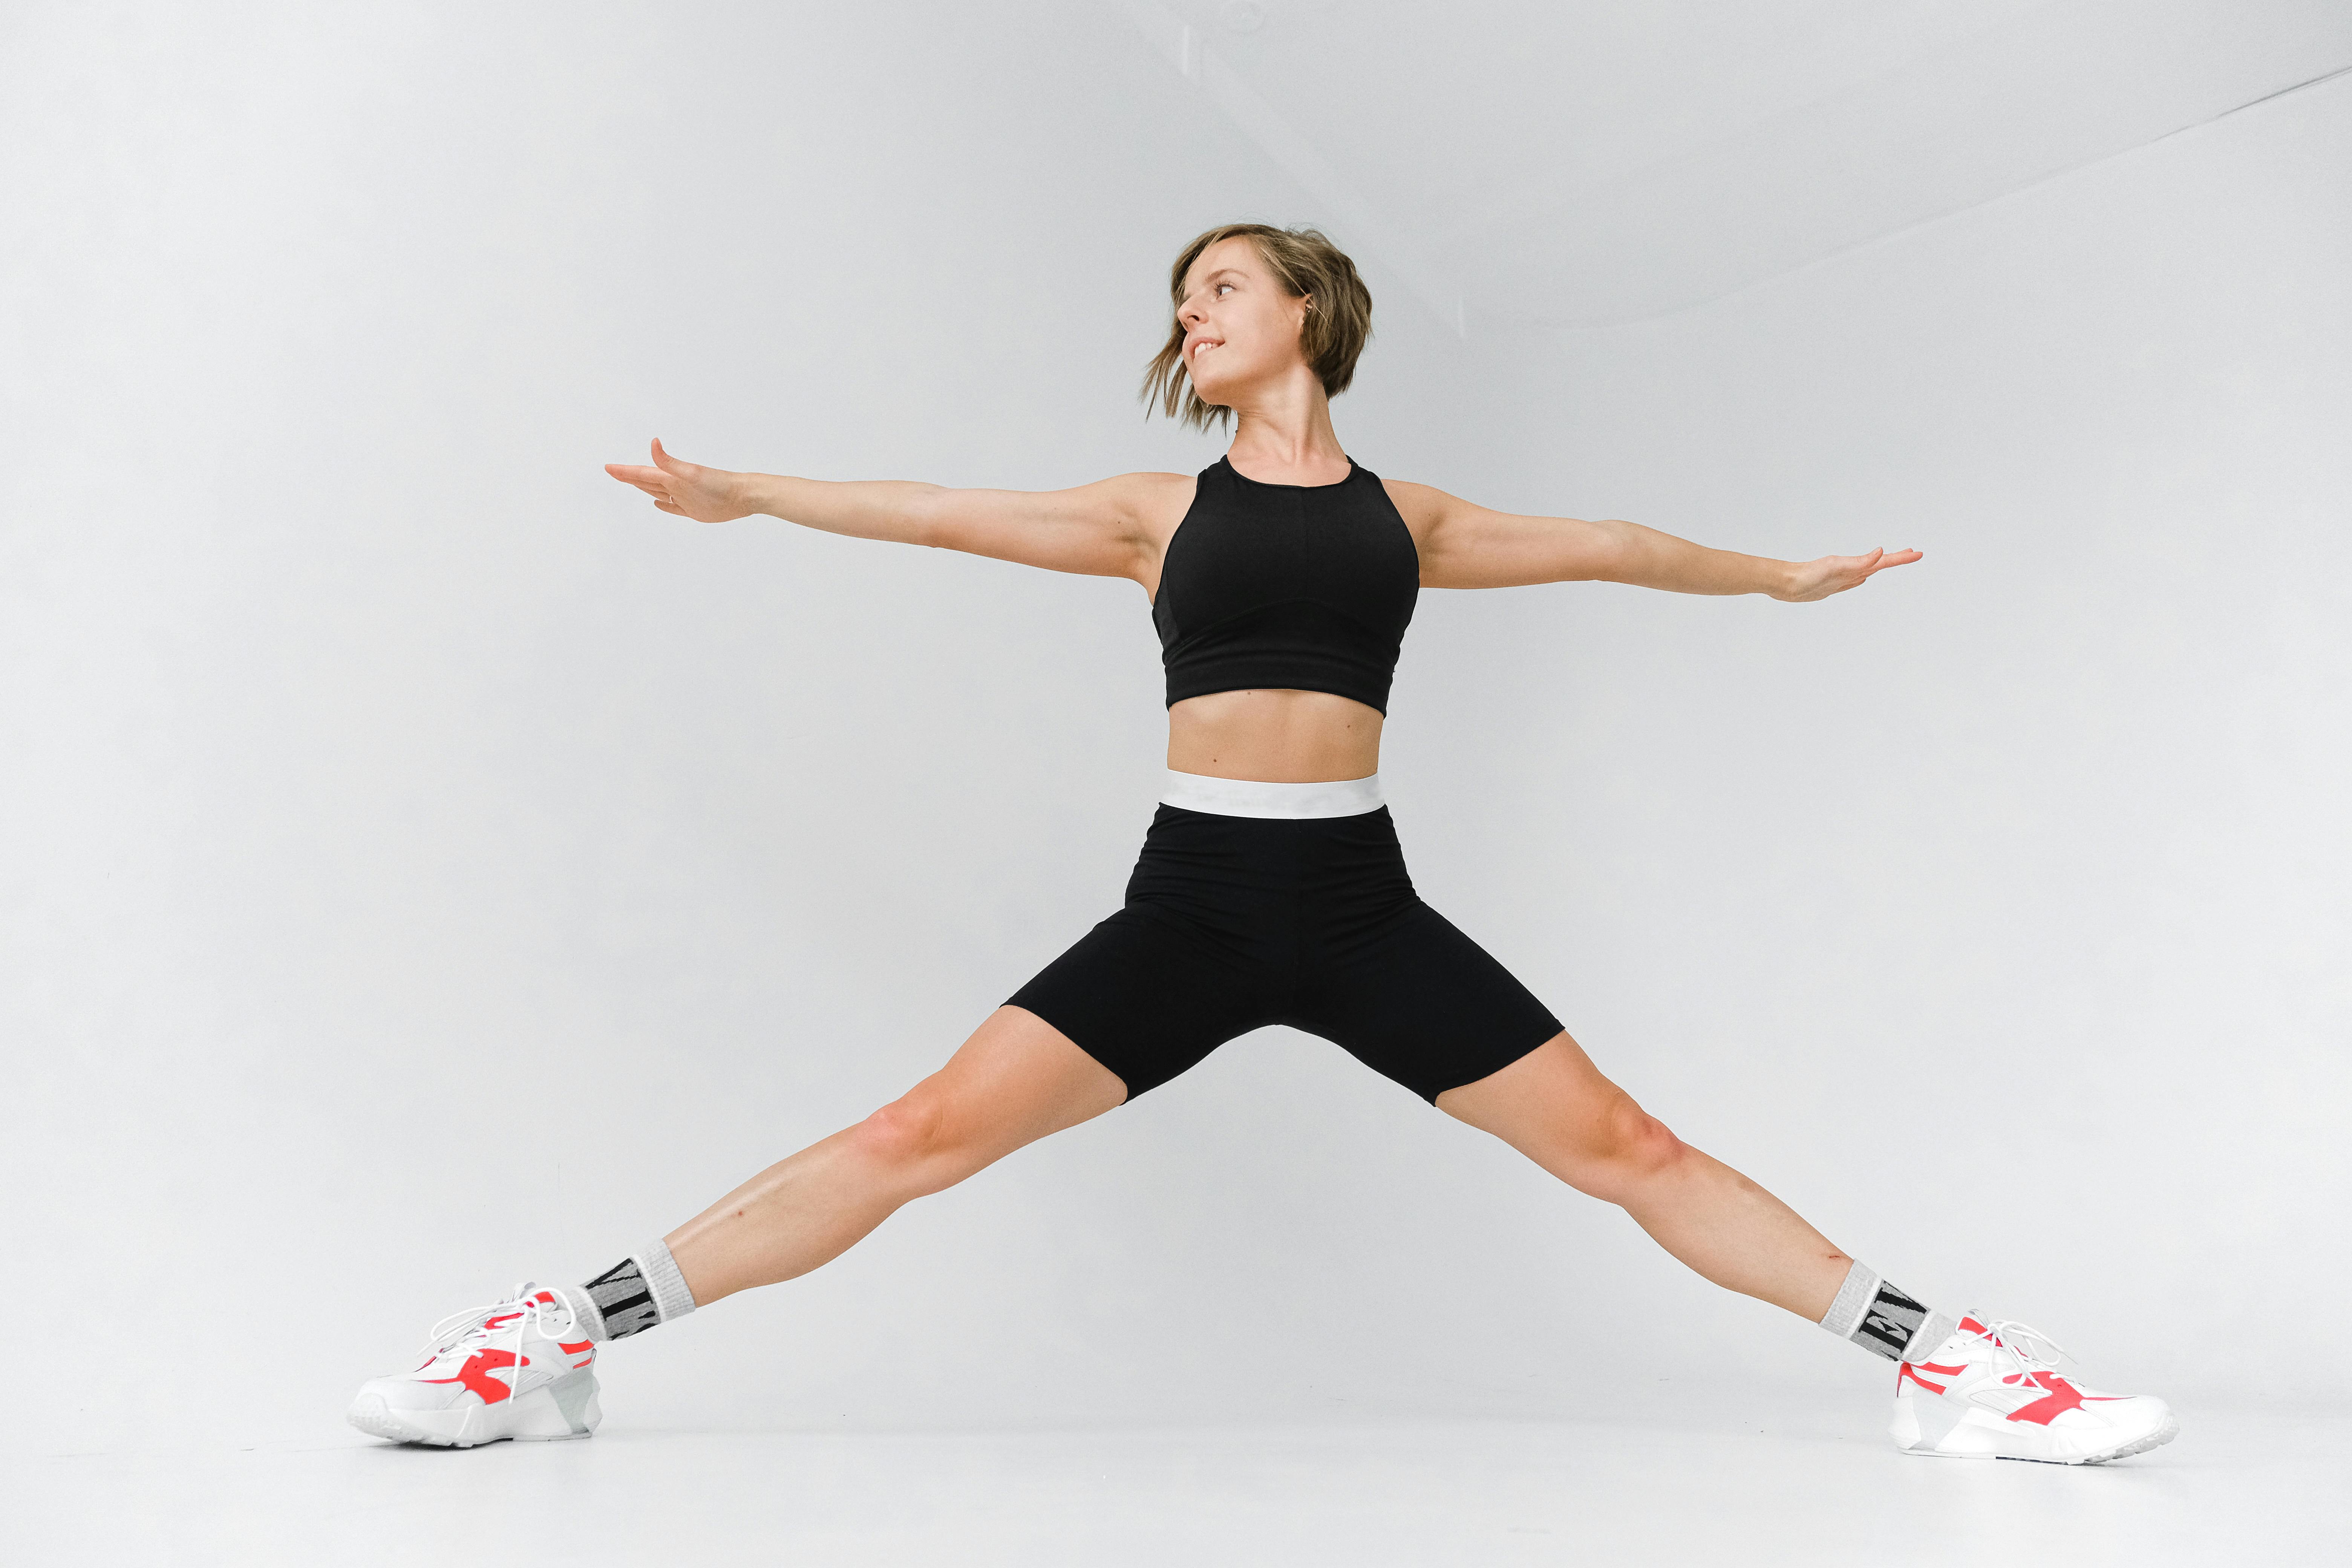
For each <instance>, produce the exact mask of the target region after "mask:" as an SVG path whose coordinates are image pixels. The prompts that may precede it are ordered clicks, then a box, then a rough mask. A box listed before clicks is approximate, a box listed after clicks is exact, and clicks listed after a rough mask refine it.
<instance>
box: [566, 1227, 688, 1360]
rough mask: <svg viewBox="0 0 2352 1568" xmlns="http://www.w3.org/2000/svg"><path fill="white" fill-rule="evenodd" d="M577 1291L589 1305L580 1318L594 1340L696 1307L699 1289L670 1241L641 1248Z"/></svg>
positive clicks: (640, 1328) (578, 1299)
mask: <svg viewBox="0 0 2352 1568" xmlns="http://www.w3.org/2000/svg"><path fill="white" fill-rule="evenodd" d="M572 1300H573V1301H574V1302H575V1303H581V1302H584V1303H585V1305H584V1306H582V1307H581V1308H580V1310H579V1317H580V1320H581V1323H582V1326H583V1327H584V1328H585V1329H586V1330H587V1331H588V1337H589V1338H590V1339H592V1340H618V1339H625V1338H627V1337H628V1336H629V1335H631V1334H638V1333H643V1332H644V1331H646V1330H647V1329H650V1328H652V1327H653V1326H654V1325H655V1324H656V1323H667V1322H668V1321H670V1320H671V1319H672V1318H683V1317H685V1316H686V1315H687V1314H688V1312H691V1311H693V1310H694V1292H693V1291H691V1290H689V1289H687V1288H686V1276H685V1275H683V1274H681V1273H679V1272H678V1268H677V1258H672V1257H671V1256H670V1255H669V1243H667V1242H666V1241H656V1242H654V1243H653V1244H651V1245H650V1246H646V1247H639V1248H637V1250H636V1251H635V1252H632V1253H631V1254H629V1256H627V1257H626V1258H623V1259H621V1261H620V1262H618V1263H615V1264H614V1265H613V1267H612V1268H607V1269H606V1270H604V1273H602V1274H599V1275H598V1276H596V1278H595V1279H591V1280H590V1281H588V1283H587V1284H585V1285H583V1286H582V1287H580V1289H578V1290H576V1291H574V1292H572Z"/></svg>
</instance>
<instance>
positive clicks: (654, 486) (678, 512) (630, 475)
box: [604, 436, 752, 522]
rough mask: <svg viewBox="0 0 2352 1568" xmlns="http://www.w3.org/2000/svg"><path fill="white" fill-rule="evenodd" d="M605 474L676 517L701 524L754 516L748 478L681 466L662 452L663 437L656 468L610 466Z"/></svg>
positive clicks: (656, 449) (656, 441)
mask: <svg viewBox="0 0 2352 1568" xmlns="http://www.w3.org/2000/svg"><path fill="white" fill-rule="evenodd" d="M604 471H605V472H606V473H608V474H610V475H612V476H613V477H614V479H619V480H620V481H621V482H622V483H624V484H631V485H635V486H636V487H637V489H641V490H643V491H645V492H646V494H647V495H649V496H651V497H653V498H654V506H655V507H656V509H657V510H662V511H666V512H668V513H670V514H671V515H673V516H676V517H690V518H692V519H694V521H697V522H732V521H735V520H736V519H737V518H739V517H749V516H751V511H752V508H751V507H750V506H748V505H746V504H745V503H744V500H743V489H744V487H743V479H744V478H745V476H744V475H741V474H736V473H730V472H729V471H728V470H726V469H725V468H704V467H703V466H702V465H701V464H699V463H681V462H679V461H678V460H677V458H673V457H671V456H670V455H669V454H668V453H667V452H666V451H664V450H663V449H662V444H661V437H658V436H656V437H654V466H653V467H652V468H646V466H644V465H643V464H641V463H607V464H605V465H604Z"/></svg>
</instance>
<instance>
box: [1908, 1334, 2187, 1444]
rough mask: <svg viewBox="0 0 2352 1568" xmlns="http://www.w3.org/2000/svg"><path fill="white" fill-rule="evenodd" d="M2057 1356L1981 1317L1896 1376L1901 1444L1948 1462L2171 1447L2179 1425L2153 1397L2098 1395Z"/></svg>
mask: <svg viewBox="0 0 2352 1568" xmlns="http://www.w3.org/2000/svg"><path fill="white" fill-rule="evenodd" d="M2065 1353H2066V1352H2064V1351H2063V1350H2061V1349H2059V1347H2058V1344H2057V1342H2055V1341H2053V1339H2051V1338H2050V1336H2049V1335H2047V1334H2044V1333H2040V1332H2037V1331H2034V1330H2032V1329H2030V1328H2028V1327H2026V1326H2025V1325H2024V1324H2023V1323H2012V1322H2009V1321H1998V1322H1987V1321H1984V1320H1983V1319H1981V1318H1978V1317H1975V1316H1973V1315H1972V1316H1969V1317H1965V1318H1962V1319H1961V1320H1960V1326H1959V1328H1958V1331H1955V1332H1954V1333H1953V1335H1952V1337H1951V1338H1950V1339H1948V1340H1946V1341H1945V1342H1943V1344H1942V1345H1941V1346H1939V1347H1938V1348H1937V1350H1936V1351H1935V1352H1933V1353H1932V1354H1929V1355H1927V1356H1926V1357H1925V1358H1924V1359H1923V1360H1920V1361H1916V1362H1913V1361H1906V1362H1905V1363H1902V1365H1901V1366H1900V1367H1899V1368H1898V1369H1897V1370H1896V1372H1895V1422H1894V1425H1893V1426H1891V1427H1889V1428H1888V1430H1889V1431H1890V1432H1891V1434H1892V1435H1893V1436H1894V1438H1895V1447H1898V1448H1900V1449H1902V1450H1903V1451H1904V1452H1905V1453H1906V1454H1930V1455H1934V1456H1935V1457H1937V1458H1946V1459H2039V1460H2041V1461H2042V1463H2044V1464H2052V1465H2100V1464H2105V1462H2106V1461H2107V1460H2109V1459H2120V1458H2123V1457H2124V1456H2125V1455H2126V1454H2142V1453H2146V1452H2147V1450H2148V1449H2150V1448H2153V1447H2156V1446H2157V1445H2158V1444H2159V1443H2169V1442H2170V1441H2172V1439H2173V1437H2174V1436H2176V1435H2178V1434H2179V1431H2180V1424H2179V1422H2178V1421H2176V1420H2174V1419H2173V1417H2172V1411H2171V1408H2170V1407H2169V1406H2168V1405H2166V1404H2165V1403H2164V1401H2163V1400H2161V1399H2158V1398H2157V1397H2155V1396H2154V1395H2153V1394H2098V1393H2095V1392H2094V1391H2092V1390H2090V1389H2088V1388H2085V1387H2084V1386H2083V1385H2082V1384H2080V1383H2077V1382H2076V1381H2074V1379H2073V1378H2069V1377H2061V1376H2059V1375H2058V1373H2056V1372H2054V1371H2053V1370H2052V1369H2053V1368H2054V1367H2055V1366H2056V1365H2057V1364H2058V1357H2060V1356H2063V1355H2064V1354H2065Z"/></svg>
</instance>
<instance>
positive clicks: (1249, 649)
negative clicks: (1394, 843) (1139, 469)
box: [1151, 458, 1421, 713]
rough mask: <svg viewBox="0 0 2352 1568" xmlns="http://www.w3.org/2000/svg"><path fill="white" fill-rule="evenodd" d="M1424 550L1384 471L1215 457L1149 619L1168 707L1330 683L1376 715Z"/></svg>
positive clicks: (1385, 696) (1176, 538)
mask: <svg viewBox="0 0 2352 1568" xmlns="http://www.w3.org/2000/svg"><path fill="white" fill-rule="evenodd" d="M1420 592H1421V552H1420V551H1419V550H1418V549H1416V548H1415V547H1414V545H1413V542H1412V532H1411V531H1409V530H1408V529H1407V528H1406V527H1405V525H1404V519H1403V518H1402V516H1400V515H1399V514H1398V512H1397V509H1396V507H1395V505H1394V503H1392V502H1391V500H1389V493H1388V491H1387V490H1386V489H1383V488H1381V480H1380V476H1379V475H1377V474H1375V473H1373V472H1371V471H1370V469H1368V468H1360V467H1358V466H1357V464H1356V460H1355V459H1354V458H1349V459H1348V477H1347V478H1346V479H1341V480H1340V481H1339V483H1338V484H1336V485H1269V484H1263V483H1261V482H1259V481H1258V480H1256V479H1245V478H1244V477H1243V476H1242V475H1241V474H1239V473H1237V472H1235V471H1234V466H1233V464H1231V463H1230V462H1227V461H1226V460H1225V459H1224V458H1218V459H1217V460H1216V462H1215V463H1214V464H1213V466H1211V467H1209V468H1203V469H1202V470H1201V478H1200V485H1199V488H1198V489H1196V490H1195V491H1194V492H1193V496H1192V510H1189V511H1187V512H1186V513H1185V514H1184V521H1182V522H1181V523H1179V524H1177V526H1176V531H1175V533H1174V534H1173V535H1172V536H1171V537H1170V539H1169V541H1168V550H1167V553H1166V556H1165V558H1164V559H1163V560H1162V561H1161V563H1160V592H1159V594H1158V595H1156V596H1155V597H1154V598H1153V599H1152V602H1151V622H1152V625H1153V626H1157V627H1158V628H1159V630H1160V663H1161V664H1162V665H1164V666H1165V667H1166V668H1167V671H1168V705H1169V706H1170V707H1171V708H1172V707H1174V706H1175V705H1176V704H1177V703H1179V702H1181V701H1183V700H1184V699H1186V698H1188V697H1205V696H1207V695H1208V694H1209V693H1210V692H1213V691H1232V690H1235V689H1240V688H1243V687H1260V688H1273V689H1288V690H1297V691H1332V692H1337V693H1338V694H1339V695H1340V696H1342V697H1351V698H1353V699H1355V700H1357V701H1359V702H1361V703H1363V704H1364V705H1365V706H1366V707H1369V708H1376V709H1378V710H1381V712H1382V713H1386V712H1387V711H1388V710H1389V681H1390V679H1391V677H1392V676H1394V675H1395V673H1396V662H1397V650H1398V648H1399V647H1400V646H1401V645H1402V642H1403V641H1404V629H1405V627H1406V626H1408V625H1409V624H1411V622H1412V606H1413V601H1414V599H1415V598H1416V597H1417V596H1418V595H1419V594H1420Z"/></svg>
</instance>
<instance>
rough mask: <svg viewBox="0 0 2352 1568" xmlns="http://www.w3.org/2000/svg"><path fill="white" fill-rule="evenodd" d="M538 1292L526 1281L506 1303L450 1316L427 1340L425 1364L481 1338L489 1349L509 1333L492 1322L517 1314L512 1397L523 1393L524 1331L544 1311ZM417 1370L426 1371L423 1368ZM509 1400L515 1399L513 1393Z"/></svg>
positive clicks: (535, 1284)
mask: <svg viewBox="0 0 2352 1568" xmlns="http://www.w3.org/2000/svg"><path fill="white" fill-rule="evenodd" d="M538 1291H539V1286H538V1285H537V1283H536V1282H534V1281H532V1280H529V1279H526V1280H524V1281H523V1282H522V1283H521V1284H520V1285H518V1286H516V1287H515V1288H514V1294H513V1295H511V1296H509V1297H508V1298H507V1299H506V1300H503V1301H493V1302H491V1303H490V1304H489V1305H488V1306H487V1307H468V1308H467V1310H464V1311H462V1312H452V1313H450V1314H449V1315H448V1316H447V1317H446V1318H444V1319H442V1320H441V1321H439V1322H437V1323H436V1324H434V1325H433V1331H432V1332H431V1333H430V1334H429V1335H427V1336H426V1337H425V1346H424V1349H425V1364H426V1365H430V1364H431V1363H433V1362H434V1361H436V1360H437V1359H438V1358H440V1357H442V1356H445V1355H447V1354H448V1353H449V1352H451V1351H453V1350H456V1349H457V1347H458V1346H459V1345H462V1344H464V1343H466V1342H467V1341H468V1340H474V1339H479V1340H480V1341H481V1342H482V1344H483V1347H484V1348H485V1349H488V1348H489V1347H490V1344H491V1342H492V1341H493V1340H494V1339H498V1338H502V1337H503V1336H504V1335H505V1334H506V1333H508V1332H509V1330H508V1329H507V1328H506V1327H505V1326H503V1325H501V1326H500V1327H499V1328H498V1329H496V1330H493V1329H492V1328H491V1327H490V1322H491V1321H492V1320H493V1319H496V1318H501V1317H504V1316H505V1315H506V1314H507V1313H509V1312H512V1313H513V1314H514V1325H513V1328H512V1333H513V1334H514V1352H513V1354H514V1379H513V1381H512V1382H511V1383H510V1384H509V1385H508V1386H509V1388H510V1389H511V1390H512V1391H513V1394H520V1393H521V1392H522V1337H523V1331H524V1330H525V1329H526V1328H528V1327H529V1326H530V1324H532V1323H533V1322H536V1321H538V1319H539V1317H540V1314H541V1312H542V1311H543V1310H545V1309H544V1308H543V1307H542V1306H541V1304H540V1303H539V1302H537V1301H534V1300H531V1297H533V1296H534V1295H536V1294H537V1293H538ZM542 1331H543V1330H542ZM550 1337H553V1336H550ZM418 1370H419V1371H422V1370H424V1369H423V1367H421V1366H420V1367H419V1368H418ZM509 1397H512V1394H509Z"/></svg>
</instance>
